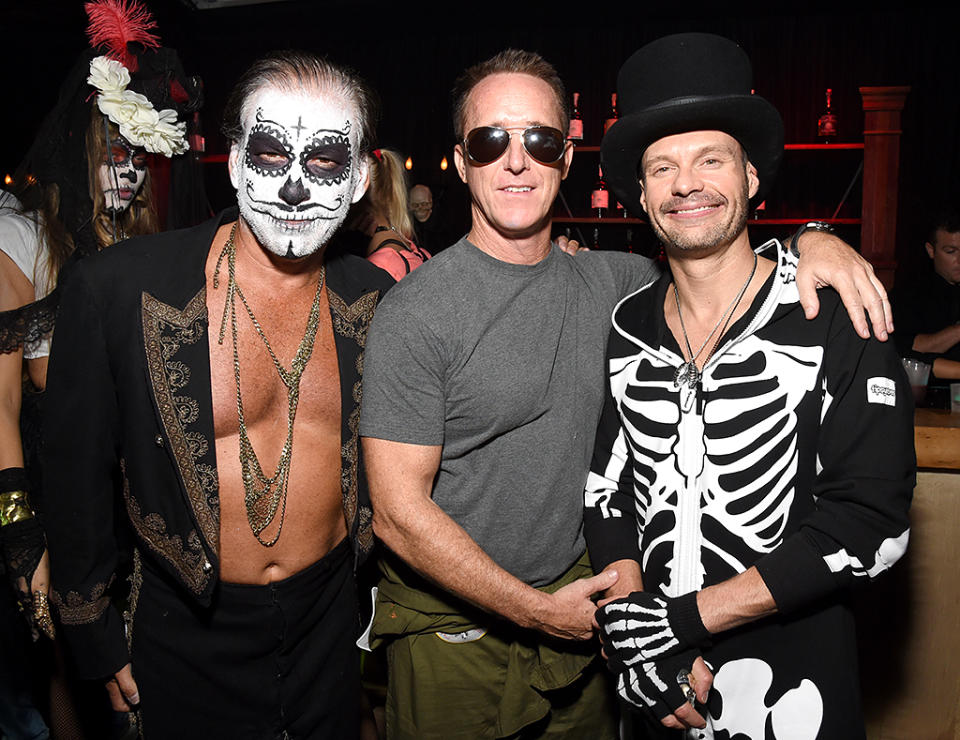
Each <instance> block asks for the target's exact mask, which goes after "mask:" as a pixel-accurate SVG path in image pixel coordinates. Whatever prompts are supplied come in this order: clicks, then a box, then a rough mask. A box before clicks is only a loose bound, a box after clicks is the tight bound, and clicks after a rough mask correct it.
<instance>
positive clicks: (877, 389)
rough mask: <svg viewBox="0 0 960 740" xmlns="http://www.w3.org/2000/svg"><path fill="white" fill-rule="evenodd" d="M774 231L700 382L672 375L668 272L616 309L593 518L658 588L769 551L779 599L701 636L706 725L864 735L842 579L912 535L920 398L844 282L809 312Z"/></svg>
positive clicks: (724, 573)
mask: <svg viewBox="0 0 960 740" xmlns="http://www.w3.org/2000/svg"><path fill="white" fill-rule="evenodd" d="M775 246H776V247H777V251H778V255H777V258H778V265H777V267H776V269H775V270H774V272H773V273H772V275H771V277H770V278H769V279H768V281H767V284H766V285H765V286H764V288H763V289H762V290H761V291H760V293H759V294H758V296H757V298H756V299H755V300H754V303H753V305H752V306H751V307H750V309H749V310H748V312H747V313H746V315H745V316H744V317H743V318H741V319H740V320H739V321H738V322H737V323H736V324H734V326H732V327H731V328H730V330H729V332H728V333H727V334H726V335H725V336H724V338H723V339H722V340H721V342H720V344H719V346H718V349H717V351H716V353H715V354H714V355H713V356H712V357H711V358H710V360H709V361H708V362H707V363H706V365H705V366H704V368H703V377H702V380H701V385H700V386H699V388H696V389H690V388H688V387H682V388H678V387H677V385H676V384H675V383H674V376H675V373H676V370H677V368H678V367H680V365H681V364H682V363H683V362H684V358H683V355H682V352H681V351H680V348H679V347H678V346H677V343H676V341H675V339H674V337H673V336H672V334H671V333H670V331H669V329H667V327H666V324H665V321H664V318H663V305H664V296H665V295H666V290H667V287H668V286H669V284H670V276H669V275H666V276H664V277H663V278H661V280H660V281H658V282H657V283H654V284H652V285H650V286H648V287H646V288H644V289H642V290H640V291H638V292H637V293H634V294H632V295H630V296H627V297H626V298H624V299H623V300H622V301H621V302H620V304H618V306H617V307H616V309H615V310H614V314H613V327H612V329H611V334H610V342H609V345H608V347H607V367H606V369H607V373H608V380H609V385H608V388H607V398H606V401H605V405H604V410H603V414H602V417H601V420H600V424H599V427H598V431H597V437H596V448H595V452H594V458H593V463H592V466H591V472H590V474H589V476H588V479H587V485H586V493H585V516H584V521H585V535H586V537H587V545H588V548H589V550H590V553H591V558H592V560H593V563H594V568H595V569H596V570H597V571H599V570H600V569H602V568H603V567H605V566H606V565H607V564H609V563H611V562H613V561H616V560H620V559H624V558H630V559H634V560H636V561H637V562H639V563H640V565H641V569H642V574H643V582H644V588H645V589H646V590H648V591H658V592H660V593H663V594H665V595H667V596H672V597H676V596H679V595H682V594H685V593H689V592H691V591H698V590H700V589H703V588H705V587H707V586H710V585H712V584H716V583H719V582H721V581H724V580H727V579H728V578H731V577H732V576H734V575H736V574H737V573H740V572H743V571H744V570H746V569H747V568H749V567H751V566H753V565H756V566H757V568H758V569H759V570H760V573H761V575H762V576H763V579H764V582H765V583H766V585H767V587H768V588H769V590H770V592H771V594H772V595H773V597H774V600H775V601H776V603H777V608H778V614H777V615H776V616H774V617H771V618H768V619H765V620H762V621H759V622H755V623H753V624H750V625H747V626H745V627H741V628H739V629H736V630H733V631H730V632H726V633H723V634H722V635H718V636H715V639H714V643H713V646H712V647H711V648H710V649H708V650H705V651H704V653H703V655H704V658H705V659H706V660H707V662H708V664H710V665H711V666H712V668H713V672H714V675H715V682H714V687H713V690H712V691H711V693H710V698H709V700H708V703H707V709H708V711H709V716H708V718H707V728H706V729H705V730H690V731H689V732H690V736H691V737H696V738H735V737H738V738H739V737H749V738H751V739H756V738H778V739H781V740H783V739H788V740H813V739H814V738H841V737H842V738H856V737H862V736H863V726H862V719H861V716H860V711H859V706H860V705H859V689H858V680H857V666H856V645H855V641H854V633H853V623H852V619H851V616H850V614H849V612H848V610H847V608H846V607H845V605H844V604H843V601H842V596H841V595H840V594H838V591H839V590H840V589H842V588H844V587H846V586H848V585H851V584H853V583H857V582H863V581H867V580H869V579H870V578H873V577H874V576H876V575H878V574H879V573H880V572H882V571H884V570H886V569H887V568H889V567H890V566H891V565H892V564H893V563H894V562H895V561H896V560H897V559H898V558H899V557H900V555H902V553H903V552H904V550H905V549H906V544H907V538H908V532H909V523H908V519H907V509H908V507H909V502H910V496H911V491H912V488H913V483H914V477H913V470H914V465H915V459H914V452H913V437H912V410H913V408H912V403H911V399H910V392H909V388H908V386H907V385H906V384H905V379H904V378H903V377H902V375H903V374H902V370H901V368H900V363H899V359H898V358H897V357H896V354H895V351H894V349H893V348H892V347H888V346H886V345H884V344H881V343H880V342H877V341H876V340H873V339H871V340H869V341H864V340H862V339H859V338H858V337H857V336H856V334H855V333H854V331H853V328H852V326H851V324H850V322H849V319H848V317H847V315H846V313H845V311H844V310H843V307H842V306H841V305H840V302H839V299H838V298H837V296H836V295H835V294H833V293H823V294H822V297H821V298H822V301H823V305H822V308H821V311H820V314H819V315H818V317H817V318H816V319H815V320H813V321H806V320H805V319H804V315H803V311H802V308H801V307H800V304H799V301H798V294H797V290H796V285H795V283H794V277H795V270H796V262H795V260H794V259H793V257H792V256H791V255H789V253H788V252H786V250H784V249H783V247H781V246H780V245H779V244H775ZM631 670H633V669H631ZM620 680H621V681H622V680H627V681H629V680H630V676H629V675H625V676H621V677H620ZM705 716H706V715H705Z"/></svg>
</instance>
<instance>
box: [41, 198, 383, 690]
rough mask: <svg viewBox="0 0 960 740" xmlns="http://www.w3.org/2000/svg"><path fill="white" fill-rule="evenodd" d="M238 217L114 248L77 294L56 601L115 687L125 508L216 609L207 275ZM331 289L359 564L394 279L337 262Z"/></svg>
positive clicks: (69, 296)
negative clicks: (380, 343)
mask: <svg viewBox="0 0 960 740" xmlns="http://www.w3.org/2000/svg"><path fill="white" fill-rule="evenodd" d="M234 219H236V210H235V209H231V210H230V211H228V212H226V213H222V214H220V216H219V217H218V218H215V219H212V220H211V221H208V222H206V223H204V224H201V225H200V226H197V227H194V228H192V229H187V230H184V231H175V232H168V233H165V234H160V235H157V236H151V237H143V238H139V239H134V240H131V241H129V242H127V243H126V244H124V245H122V246H119V247H112V248H110V249H109V250H107V251H105V252H103V253H101V254H99V255H95V256H93V257H90V258H87V259H85V260H82V261H81V262H80V263H79V264H78V265H77V267H76V269H75V270H74V272H73V274H72V275H71V276H70V277H69V279H67V280H66V281H65V283H64V285H63V286H62V297H61V302H60V312H59V315H58V318H57V325H56V329H55V336H54V345H53V351H52V353H51V359H50V366H49V372H48V380H47V394H46V395H47V398H46V401H45V409H46V413H45V415H44V448H43V464H44V488H45V489H46V490H45V497H46V510H47V515H46V526H47V539H48V542H49V547H50V553H51V565H52V585H53V589H52V593H51V600H52V601H53V602H54V604H55V605H56V607H57V609H58V611H59V614H60V619H61V622H62V624H63V629H64V632H65V633H66V634H67V636H68V643H69V645H70V648H71V651H72V653H73V654H74V656H75V658H76V659H77V663H78V665H79V667H80V671H81V674H82V676H84V677H89V678H98V677H104V676H109V675H112V674H113V673H114V672H115V671H117V670H119V669H120V668H121V667H122V666H123V665H124V664H125V663H127V662H128V661H129V658H128V656H127V643H126V639H125V637H124V629H123V623H122V620H121V618H120V615H119V613H118V612H117V610H116V609H114V608H113V607H112V606H111V605H110V601H109V598H108V596H107V593H106V592H107V589H108V587H109V585H110V583H111V581H112V580H113V578H114V573H115V570H116V567H117V563H118V557H119V548H118V545H117V541H116V535H115V532H116V528H115V525H114V516H115V513H116V512H118V511H120V510H121V508H125V509H126V513H127V516H128V517H129V520H130V523H131V525H132V529H133V532H134V534H135V536H136V540H137V547H138V549H139V550H140V551H141V553H142V555H143V556H144V557H148V558H150V559H151V561H152V562H153V563H154V564H156V565H157V566H158V567H160V568H162V569H163V570H165V571H166V572H167V573H169V574H170V575H171V576H172V577H173V578H174V579H175V580H176V581H177V582H178V583H180V584H182V586H183V588H184V589H185V591H186V593H187V594H189V595H190V596H191V597H192V598H194V599H195V600H196V601H197V603H198V604H201V605H206V604H209V603H210V599H211V595H212V592H213V589H214V585H215V583H216V580H217V574H218V573H219V540H220V516H219V513H220V512H219V509H220V502H219V497H218V485H217V469H216V454H215V449H214V430H213V401H212V398H211V391H210V359H209V349H208V341H209V337H208V322H207V308H206V288H205V278H204V267H205V264H206V260H207V255H208V252H209V249H210V245H211V243H212V241H213V237H214V234H215V233H216V230H217V228H218V227H219V226H220V225H221V224H223V223H228V222H229V221H231V220H234ZM326 279H327V292H328V296H329V302H330V312H331V318H332V323H333V328H334V337H335V344H336V350H337V362H338V365H339V370H340V388H341V451H342V453H341V454H342V463H341V486H342V491H343V512H344V517H345V520H346V523H347V531H348V532H349V534H350V539H351V542H352V545H353V549H354V553H355V557H356V561H357V563H359V562H360V561H361V560H362V559H363V557H364V556H365V555H366V554H367V553H368V552H369V550H370V548H371V546H372V543H373V535H372V529H371V512H370V504H369V494H368V492H367V489H366V481H365V479H364V476H363V474H362V467H361V462H360V448H359V445H358V438H357V423H358V419H359V413H360V391H361V384H360V370H361V368H362V366H363V347H364V343H365V341H366V333H367V327H368V326H369V323H370V319H371V318H372V317H373V312H374V308H375V306H376V304H377V302H378V301H379V299H380V297H381V296H382V295H383V293H384V291H385V290H386V289H387V288H388V287H389V286H390V285H391V284H392V282H393V281H392V280H391V279H390V277H389V275H387V273H385V272H383V271H382V270H380V269H378V268H376V267H374V266H373V265H371V264H370V263H369V262H367V261H366V260H362V259H359V258H357V257H351V256H347V257H336V258H331V259H329V260H328V261H327V278H326ZM214 339H215V337H214ZM121 468H122V470H123V474H122V476H121V475H120V474H119V470H120V469H121ZM120 479H122V480H123V486H122V487H123V494H122V495H123V506H122V507H121V506H118V505H117V502H116V496H117V495H118V491H117V488H118V486H117V485H116V481H117V480H120Z"/></svg>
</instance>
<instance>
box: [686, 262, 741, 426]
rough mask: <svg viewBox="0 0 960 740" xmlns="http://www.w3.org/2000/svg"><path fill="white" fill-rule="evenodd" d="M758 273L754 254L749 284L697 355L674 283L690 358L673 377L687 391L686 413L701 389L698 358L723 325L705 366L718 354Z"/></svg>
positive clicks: (728, 307)
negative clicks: (718, 349)
mask: <svg viewBox="0 0 960 740" xmlns="http://www.w3.org/2000/svg"><path fill="white" fill-rule="evenodd" d="M756 272H757V255H756V253H754V255H753V268H752V269H751V270H750V275H749V276H748V277H747V282H745V283H744V284H743V287H742V288H740V292H739V293H737V296H736V298H734V299H733V302H732V303H731V304H730V305H729V306H727V310H726V311H724V312H723V313H722V314H721V315H720V319H719V320H718V321H717V323H716V324H715V325H714V327H713V329H711V330H710V333H709V334H707V338H706V339H704V340H703V344H701V345H700V349H698V350H697V351H696V353H694V351H693V348H692V347H691V346H690V338H689V337H688V336H687V327H686V326H684V324H683V312H682V311H681V310H680V293H679V292H678V291H677V284H676V282H674V284H673V300H674V301H675V302H676V304H677V317H678V318H679V319H680V331H682V332H683V342H684V344H686V346H687V356H688V357H689V358H690V359H689V360H687V361H686V362H684V363H683V364H682V365H680V367H678V368H677V372H676V373H675V374H674V376H673V384H674V385H675V386H676V387H677V388H679V389H680V390H681V391H684V390H686V400H685V402H684V404H683V410H684V411H689V410H690V404H691V403H692V402H693V399H694V398H695V397H696V396H697V391H698V389H699V388H700V380H701V378H702V377H703V376H702V373H701V372H700V369H699V368H698V367H697V358H698V357H699V356H700V353H701V352H703V349H704V347H706V346H707V343H708V342H709V341H710V338H711V337H713V335H714V334H717V329H720V325H721V324H722V325H723V329H721V330H720V333H719V334H717V338H716V339H715V340H714V342H713V346H712V347H711V348H710V352H708V353H707V356H706V357H705V358H704V360H703V364H704V365H706V364H707V362H709V360H710V358H711V357H713V353H714V352H716V350H717V345H718V344H719V343H720V339H721V338H722V337H723V334H724V332H725V331H726V330H727V326H728V325H729V324H730V320H731V319H732V318H733V314H734V313H736V311H737V306H739V305H740V301H741V300H742V299H743V296H744V294H745V293H746V292H747V286H749V285H750V282H751V281H752V280H753V276H754V274H755V273H756Z"/></svg>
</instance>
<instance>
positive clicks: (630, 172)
mask: <svg viewBox="0 0 960 740" xmlns="http://www.w3.org/2000/svg"><path fill="white" fill-rule="evenodd" d="M752 87H753V71H752V69H751V67H750V60H749V59H748V58H747V55H746V53H745V52H744V51H743V49H741V48H740V47H739V46H737V44H735V43H734V42H733V41H730V40H729V39H725V38H723V37H722V36H714V35H712V34H707V33H681V34H676V35H674V36H665V37H664V38H661V39H657V40H656V41H653V42H651V43H649V44H647V45H646V46H644V47H643V48H641V49H640V50H639V51H637V52H635V53H634V54H633V56H631V57H630V58H629V59H628V60H627V61H626V62H625V63H624V65H623V66H622V67H621V68H620V74H619V75H618V77H617V106H618V107H619V109H620V119H619V120H618V121H617V122H616V124H614V125H613V126H612V127H611V128H610V130H609V131H607V133H606V135H605V136H604V137H603V143H602V145H601V147H600V157H601V163H602V164H603V174H604V177H605V178H606V181H607V184H608V185H609V186H610V188H611V190H613V192H614V194H615V195H616V196H617V198H618V199H619V201H620V202H621V203H623V205H624V206H625V207H626V208H627V210H629V211H631V212H639V211H641V208H640V183H639V179H638V174H637V169H638V167H639V165H640V160H641V158H642V157H643V153H644V151H646V149H647V147H648V146H650V144H652V143H653V142H655V141H656V140H657V139H661V138H663V137H664V136H670V135H672V134H681V133H686V132H687V131H705V130H718V131H724V132H726V133H728V134H730V135H731V136H733V137H734V138H735V139H737V141H739V142H740V144H741V145H742V146H743V148H744V149H745V150H746V152H747V157H748V158H749V159H750V161H751V162H752V163H753V165H754V167H756V168H757V175H758V177H759V179H760V189H759V190H758V192H757V194H756V195H755V196H754V201H755V202H760V200H762V199H763V196H764V194H765V193H766V192H768V190H769V188H770V186H771V185H772V184H773V178H774V175H776V172H777V168H778V167H779V166H780V158H781V157H782V156H783V120H782V119H781V118H780V114H779V113H778V112H777V109H776V108H774V107H773V106H772V105H771V104H770V103H769V102H767V101H766V100H764V99H763V98H761V97H759V96H758V95H751V92H750V91H751V88H752Z"/></svg>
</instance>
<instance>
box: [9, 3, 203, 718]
mask: <svg viewBox="0 0 960 740" xmlns="http://www.w3.org/2000/svg"><path fill="white" fill-rule="evenodd" d="M87 13H88V16H89V17H90V21H91V23H90V27H89V29H88V34H89V36H90V39H91V42H92V48H91V49H89V50H87V51H86V52H85V53H84V54H82V55H81V57H80V59H79V60H78V61H77V62H76V64H75V65H74V67H73V69H72V70H71V72H70V73H69V74H68V76H67V78H66V79H65V80H64V82H63V84H62V86H61V89H60V96H59V100H58V103H57V105H56V106H55V107H54V108H53V110H52V111H51V112H50V113H49V114H48V115H47V117H46V119H45V121H44V123H43V125H42V127H41V129H40V131H39V132H38V135H37V137H36V139H35V140H34V143H33V145H32V146H31V148H30V149H29V151H28V153H27V155H26V157H25V158H24V160H23V162H22V164H21V165H20V167H19V168H18V171H17V176H16V177H15V182H14V188H13V191H14V192H12V193H4V194H3V195H2V196H0V399H2V402H0V545H2V554H3V557H2V558H0V570H5V571H6V575H7V577H8V580H9V581H10V583H11V585H13V587H14V593H15V594H16V595H17V601H18V602H19V608H20V610H21V611H22V612H23V613H24V614H25V615H26V616H27V621H28V622H29V624H30V629H31V631H32V636H33V639H34V640H36V639H37V638H38V636H39V633H41V632H42V633H43V634H45V635H47V636H48V637H51V638H52V637H53V633H54V626H53V621H52V618H51V614H50V609H49V606H48V602H47V591H48V583H49V564H48V559H47V555H46V549H45V540H44V534H43V528H42V521H41V520H42V516H43V506H42V491H41V487H40V483H41V480H40V478H41V474H40V468H39V465H38V460H37V453H38V448H39V439H40V433H39V429H40V423H39V419H40V401H41V398H42V393H41V392H42V391H43V390H44V387H45V385H46V370H47V358H48V355H49V351H50V336H51V333H52V329H53V324H54V318H55V314H56V309H57V297H58V292H57V291H56V290H55V287H56V285H57V283H58V282H59V279H60V278H61V277H62V276H63V275H64V274H66V273H67V272H68V268H69V266H70V264H72V262H73V261H74V260H75V259H76V258H78V257H81V256H84V255H87V254H91V253H95V252H97V251H99V250H101V249H104V248H105V247H108V246H110V245H112V244H114V243H116V242H118V241H121V240H122V239H124V238H127V237H130V236H134V235H140V234H150V233H156V232H157V231H158V218H157V213H156V209H155V207H154V205H153V194H152V189H151V185H150V173H149V169H148V166H147V165H148V154H147V152H150V153H153V154H164V155H166V156H168V157H171V156H172V155H174V154H180V153H182V152H184V151H185V150H186V149H187V145H186V139H185V136H184V132H185V124H183V123H177V120H176V119H177V113H176V111H175V110H172V109H171V108H172V107H173V106H176V107H179V108H181V109H182V110H189V109H190V106H191V105H193V106H194V109H195V108H196V107H199V95H198V94H197V92H198V84H197V82H194V81H188V80H186V78H185V77H184V75H183V72H182V69H181V68H180V65H179V60H178V59H177V57H176V53H175V52H174V51H172V50H169V49H163V48H161V47H159V44H158V41H157V39H156V37H155V36H154V35H153V34H151V33H150V32H149V31H150V29H151V28H153V27H154V23H153V21H152V19H151V17H150V15H149V13H148V12H147V11H146V10H145V9H144V8H142V7H141V6H139V5H137V4H136V3H131V2H128V1H127V0H106V1H103V2H99V3H91V4H88V6H87ZM119 39H123V41H120V40H119ZM131 39H132V40H134V41H132V42H131V43H129V45H128V44H126V43H125V42H126V41H131ZM188 89H189V90H192V92H193V94H192V95H191V94H190V93H188V92H187V91H188ZM165 108H166V109H165ZM131 119H135V120H131ZM0 590H2V591H3V593H2V594H0V597H2V604H3V612H2V620H0V621H2V624H0V647H2V660H3V662H4V663H5V664H6V665H7V666H8V668H9V670H5V671H0V705H4V706H8V707H10V708H11V709H12V708H13V707H15V706H20V705H24V704H25V697H24V693H25V692H24V691H23V690H22V686H23V685H25V684H24V681H23V678H24V677H22V676H17V675H16V670H17V668H16V667H20V666H22V665H23V663H24V662H25V659H26V657H27V652H26V647H25V643H26V642H27V640H26V639H25V636H24V635H22V634H21V633H22V632H23V624H22V623H21V622H20V620H19V619H18V618H16V616H15V612H14V610H13V609H12V608H8V607H12V601H11V599H10V596H9V593H10V592H9V591H8V589H6V588H3V589H0ZM57 703H58V702H57V701H56V700H55V701H54V702H53V706H52V707H51V711H52V712H54V713H56V712H57V709H58V707H57ZM8 714H9V716H8ZM14 714H15V712H13V711H11V712H9V713H8V712H6V711H0V734H3V733H6V734H8V735H11V736H14V737H20V736H29V737H34V736H35V734H36V728H37V727H38V726H39V725H38V724H37V723H38V722H39V724H40V725H42V722H40V721H39V717H38V716H37V715H36V714H35V712H33V713H31V712H29V710H28V711H27V714H28V715H29V716H30V718H31V719H30V720H29V722H30V725H29V727H30V728H31V729H30V730H27V729H25V728H24V726H23V725H22V724H16V723H15V721H14V720H13V719H12V717H13V715H14ZM55 719H56V718H55ZM88 729H89V728H88ZM23 733H27V734H23ZM36 736H38V737H39V736H40V735H36Z"/></svg>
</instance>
